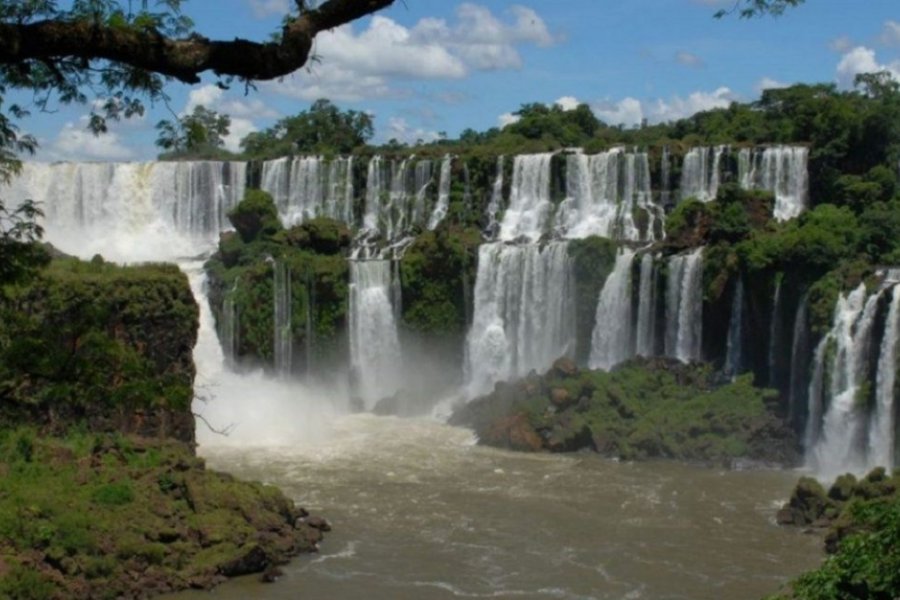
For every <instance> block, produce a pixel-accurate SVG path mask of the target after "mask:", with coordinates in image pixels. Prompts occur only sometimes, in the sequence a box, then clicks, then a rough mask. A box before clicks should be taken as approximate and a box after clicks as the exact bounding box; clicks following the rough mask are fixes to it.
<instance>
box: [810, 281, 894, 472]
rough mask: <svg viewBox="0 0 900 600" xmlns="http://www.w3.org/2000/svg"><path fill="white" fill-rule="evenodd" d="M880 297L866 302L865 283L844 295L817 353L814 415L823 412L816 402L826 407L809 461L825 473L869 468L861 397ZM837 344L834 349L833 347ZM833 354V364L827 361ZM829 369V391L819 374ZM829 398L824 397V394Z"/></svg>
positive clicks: (811, 396) (816, 427)
mask: <svg viewBox="0 0 900 600" xmlns="http://www.w3.org/2000/svg"><path fill="white" fill-rule="evenodd" d="M879 297H880V293H878V294H872V295H871V296H869V298H868V299H866V286H865V284H860V285H859V287H858V288H856V289H855V290H853V291H852V292H851V293H850V294H847V295H844V294H842V295H841V296H840V297H839V298H838V302H837V306H836V307H835V315H834V325H833V326H832V329H831V331H829V332H828V334H827V335H826V336H825V338H824V339H823V340H822V342H821V343H820V348H817V350H816V367H815V370H816V374H815V376H814V381H813V383H812V384H811V387H810V400H809V401H810V407H811V410H810V417H811V418H812V416H813V415H814V414H815V413H816V412H818V409H817V410H812V404H813V403H817V404H819V406H822V405H823V399H824V400H827V404H825V407H826V408H825V413H824V417H823V418H822V422H821V427H818V426H814V427H813V429H815V430H818V435H817V437H816V438H815V439H808V440H807V446H806V451H807V461H808V462H809V464H810V465H811V466H812V467H813V468H815V469H816V470H817V471H819V472H820V473H823V474H825V473H828V474H832V475H834V474H839V473H843V472H846V471H853V472H862V471H863V470H864V469H865V466H866V458H865V456H864V449H862V448H861V441H862V439H863V435H864V431H863V426H864V425H865V423H864V415H863V408H862V407H861V406H860V402H859V399H858V398H857V394H858V392H860V386H861V385H862V384H863V382H864V380H865V377H866V365H867V362H866V361H867V358H868V355H869V349H870V342H871V335H870V334H871V330H872V324H873V322H874V320H875V313H876V308H877V306H878V299H879ZM829 345H832V349H831V350H830V351H828V350H827V348H828V346H829ZM829 354H830V355H831V360H830V364H828V365H825V364H824V362H825V359H826V357H828V355H829ZM820 370H821V371H822V372H823V375H824V371H826V370H827V372H828V375H829V380H828V383H829V385H828V389H824V386H823V382H824V378H823V376H822V375H820V374H819V371H820ZM826 393H827V395H826V396H825V397H824V398H822V397H820V395H821V394H826Z"/></svg>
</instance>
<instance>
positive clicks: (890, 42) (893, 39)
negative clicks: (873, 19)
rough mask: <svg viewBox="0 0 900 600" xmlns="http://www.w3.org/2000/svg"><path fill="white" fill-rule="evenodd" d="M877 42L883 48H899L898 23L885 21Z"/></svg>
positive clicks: (899, 24) (899, 30) (899, 28)
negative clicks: (879, 42) (883, 46)
mask: <svg viewBox="0 0 900 600" xmlns="http://www.w3.org/2000/svg"><path fill="white" fill-rule="evenodd" d="M879 40H880V41H881V43H882V44H884V45H885V46H900V23H898V22H897V21H886V22H885V24H884V29H883V30H882V31H881V36H880V37H879Z"/></svg>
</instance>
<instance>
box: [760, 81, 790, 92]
mask: <svg viewBox="0 0 900 600" xmlns="http://www.w3.org/2000/svg"><path fill="white" fill-rule="evenodd" d="M754 87H755V89H756V93H757V94H760V93H762V91H763V90H776V89H779V88H786V87H788V84H787V83H782V82H781V81H778V80H777V79H772V78H771V77H763V78H762V79H760V80H759V81H757V82H756V86H754Z"/></svg>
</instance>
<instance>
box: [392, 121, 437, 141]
mask: <svg viewBox="0 0 900 600" xmlns="http://www.w3.org/2000/svg"><path fill="white" fill-rule="evenodd" d="M382 137H383V138H384V139H385V140H392V139H394V140H397V141H398V142H402V143H404V144H415V143H417V142H419V141H420V140H421V141H423V142H433V141H435V140H436V139H438V138H439V137H440V136H439V135H438V133H437V132H436V131H429V130H426V129H422V128H415V127H412V126H410V125H409V123H407V122H406V119H403V118H401V117H391V118H390V119H388V126H387V129H386V130H385V131H384V132H382Z"/></svg>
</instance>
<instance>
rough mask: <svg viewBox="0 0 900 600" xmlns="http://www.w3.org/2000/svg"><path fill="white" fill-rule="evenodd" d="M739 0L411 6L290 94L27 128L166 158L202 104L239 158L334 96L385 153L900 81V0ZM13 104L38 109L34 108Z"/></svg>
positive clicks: (59, 111)
mask: <svg viewBox="0 0 900 600" xmlns="http://www.w3.org/2000/svg"><path fill="white" fill-rule="evenodd" d="M291 1H292V0H189V1H187V2H186V3H185V12H186V13H188V14H189V15H190V16H191V17H192V18H193V19H194V21H195V24H196V29H197V31H198V32H199V33H201V34H202V35H205V36H207V37H210V38H221V39H231V38H234V37H243V38H247V39H253V40H258V41H263V40H266V39H268V37H269V35H270V34H271V33H272V32H274V31H277V30H278V29H279V24H280V22H281V18H282V16H283V15H284V14H285V13H286V11H287V7H288V5H289V3H290V2H291ZM734 3H735V0H523V1H519V2H508V1H501V0H475V1H472V2H456V1H452V0H427V1H426V0H398V1H397V2H395V4H394V5H393V6H392V7H390V8H389V9H387V10H384V11H381V12H379V13H377V15H375V16H372V17H368V18H366V19H361V20H359V21H356V22H354V23H352V24H349V25H346V26H344V27H341V28H338V29H336V30H334V31H331V32H326V33H323V34H320V35H319V36H318V37H317V39H316V45H315V57H316V58H315V60H314V61H310V62H309V63H308V64H307V66H306V67H304V68H303V69H301V70H300V71H298V72H296V73H294V74H293V75H290V76H288V77H285V78H283V79H282V80H280V81H273V82H260V83H258V84H257V89H256V90H250V91H249V92H247V91H246V90H245V89H244V88H243V86H241V85H235V86H234V87H233V88H232V89H229V90H221V89H219V88H218V87H217V86H216V85H215V81H216V80H215V77H214V76H211V75H208V76H205V77H204V81H203V82H202V83H201V84H199V85H195V86H187V85H184V84H179V83H172V84H171V85H169V86H168V87H167V93H168V95H169V96H170V101H169V102H168V105H164V104H157V105H156V106H151V107H148V110H147V113H146V114H145V115H144V116H143V117H141V118H133V119H131V120H129V121H127V122H123V123H116V124H113V126H112V127H111V129H110V133H108V134H106V135H104V136H100V137H95V136H93V135H92V134H90V133H89V132H88V131H87V130H86V123H87V117H86V115H87V113H88V108H87V107H84V106H75V107H69V106H57V107H56V108H55V110H53V111H52V112H47V113H38V112H35V113H33V115H32V116H31V117H30V118H28V119H25V120H24V121H22V122H20V127H21V129H22V130H23V131H25V132H28V133H31V134H33V135H34V136H35V137H37V139H38V141H39V143H40V150H39V151H38V154H37V156H36V158H37V159H38V160H101V161H130V160H150V159H152V158H153V157H155V156H156V154H157V153H158V152H159V149H158V148H156V147H155V146H154V144H153V142H154V140H155V139H156V132H155V130H154V125H155V124H156V123H157V122H158V121H159V120H160V119H170V120H171V119H174V118H175V117H176V116H178V115H183V114H185V113H186V112H189V111H190V110H192V109H193V107H194V106H196V105H198V104H202V105H204V106H206V107H207V108H212V109H214V110H216V111H219V112H221V113H225V114H228V115H230V116H231V119H232V126H231V134H230V135H229V137H228V138H227V139H226V145H227V147H228V148H229V149H232V150H237V149H238V142H239V141H240V139H241V138H242V137H243V136H245V135H246V134H247V133H250V132H252V131H257V130H261V129H265V128H266V127H269V126H271V125H272V124H273V123H274V122H275V121H277V120H278V119H279V118H282V117H285V116H291V115H294V114H297V113H298V112H300V111H303V110H306V109H308V108H309V106H310V104H311V103H312V102H313V101H315V100H316V99H318V98H329V99H330V100H332V101H333V102H334V103H335V104H337V105H338V106H339V107H341V108H342V109H354V110H360V111H367V112H369V113H370V114H372V116H373V118H374V123H375V138H374V140H373V141H374V142H376V143H383V142H386V141H388V140H390V139H397V140H399V141H402V142H406V143H415V142H416V141H417V140H424V141H431V140H434V139H437V138H438V137H439V136H440V135H442V134H446V135H448V136H449V137H456V136H457V135H458V134H459V133H460V132H461V131H462V130H464V129H466V128H473V129H475V130H478V131H483V130H486V129H488V128H490V127H496V126H502V125H504V124H506V123H508V122H509V120H510V119H512V118H514V117H513V115H512V113H513V112H515V111H516V110H517V109H518V108H519V107H520V106H521V105H522V104H524V103H530V102H544V103H547V104H553V103H558V104H560V105H561V106H562V107H563V108H569V107H572V106H575V105H576V104H577V103H580V102H585V103H587V104H589V105H590V106H591V108H592V109H593V110H594V113H595V114H596V115H597V116H598V117H599V118H600V119H602V120H603V121H605V122H607V123H610V124H619V123H623V124H625V125H626V126H634V125H636V124H638V123H640V122H641V120H642V119H647V120H648V121H650V122H651V123H652V122H659V121H667V120H671V119H677V118H681V117H685V116H689V115H691V114H693V113H695V112H697V111H700V110H705V109H709V108H714V107H719V106H727V105H728V104H729V103H730V102H732V101H735V100H737V101H752V100H754V99H756V98H758V96H759V93H760V91H761V89H763V88H766V87H780V86H784V85H788V84H792V83H797V82H804V83H815V82H833V83H836V84H837V85H838V86H840V87H841V88H849V87H851V86H852V81H853V77H854V75H856V74H857V73H860V72H870V71H875V70H882V69H889V70H891V71H892V72H894V73H895V74H896V75H895V76H897V77H898V78H900V3H898V2H897V1H896V0H807V2H806V3H805V4H804V5H802V6H800V7H798V8H795V9H792V10H789V11H788V12H786V13H785V14H784V15H783V16H781V17H779V18H771V17H767V18H760V19H751V20H746V19H739V18H737V17H736V16H731V17H726V18H724V19H718V20H717V19H714V18H713V13H714V12H715V11H716V10H718V9H719V8H723V7H724V8H728V7H730V6H734ZM10 100H14V101H19V102H24V103H26V104H27V102H28V100H29V97H28V96H18V97H14V98H11V99H10Z"/></svg>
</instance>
